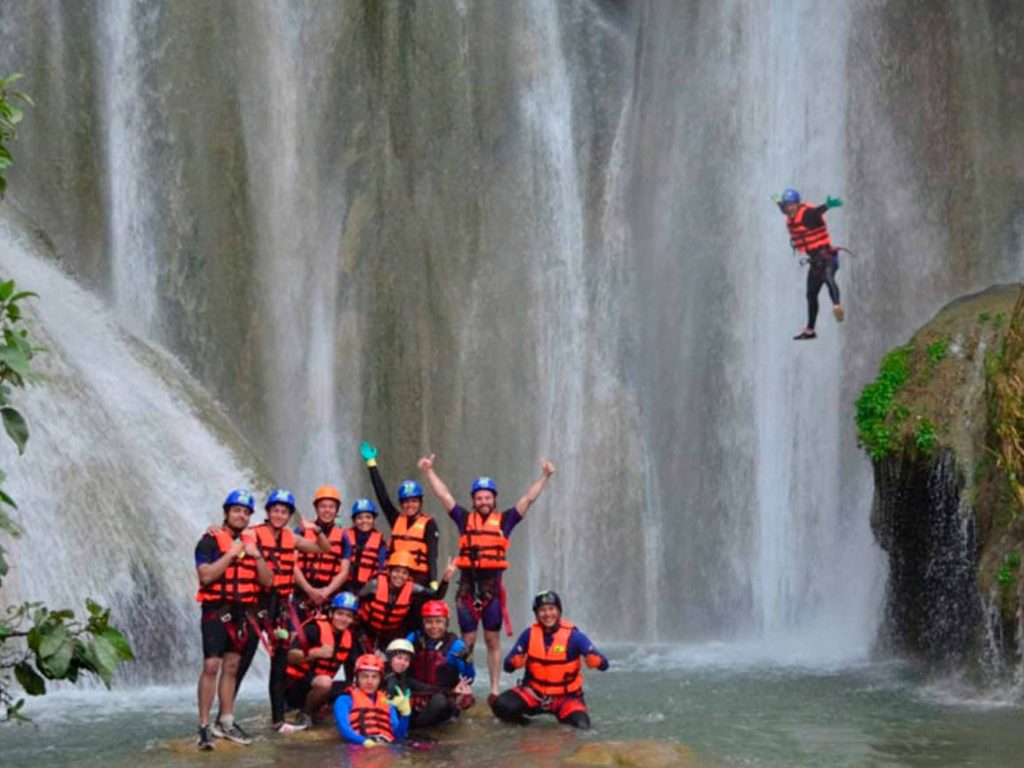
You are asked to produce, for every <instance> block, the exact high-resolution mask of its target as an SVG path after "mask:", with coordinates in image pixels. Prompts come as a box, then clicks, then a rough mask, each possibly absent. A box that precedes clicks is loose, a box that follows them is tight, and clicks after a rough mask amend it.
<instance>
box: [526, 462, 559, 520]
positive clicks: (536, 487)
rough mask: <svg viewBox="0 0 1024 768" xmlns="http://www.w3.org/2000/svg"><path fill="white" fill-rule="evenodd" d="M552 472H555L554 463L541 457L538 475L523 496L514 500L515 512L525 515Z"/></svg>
mask: <svg viewBox="0 0 1024 768" xmlns="http://www.w3.org/2000/svg"><path fill="white" fill-rule="evenodd" d="M553 474H555V465H554V464H552V463H551V462H550V461H548V460H547V459H541V460H540V477H538V478H537V479H536V480H534V481H533V485H531V486H530V487H529V488H527V489H526V493H524V494H523V497H522V498H521V499H520V500H519V501H517V502H516V512H518V513H519V516H520V517H526V512H527V510H528V509H529V508H530V507H531V506H532V505H533V502H535V501H536V500H537V498H538V497H539V496H540V493H541V491H543V490H544V486H545V485H547V482H548V478H549V477H551V476H552V475H553Z"/></svg>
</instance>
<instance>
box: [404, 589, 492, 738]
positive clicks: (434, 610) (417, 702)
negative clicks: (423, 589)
mask: <svg viewBox="0 0 1024 768" xmlns="http://www.w3.org/2000/svg"><path fill="white" fill-rule="evenodd" d="M422 615H423V629H422V630H417V631H416V632H414V633H413V634H411V635H409V641H410V642H411V646H410V647H411V648H412V651H413V656H412V670H411V671H412V677H413V680H414V682H415V683H416V685H415V686H413V687H412V727H413V728H427V727H430V726H432V725H440V724H441V723H446V722H448V721H449V720H452V719H454V718H456V717H458V716H459V714H460V713H461V712H462V710H464V709H469V708H470V707H471V706H473V702H474V698H473V689H472V684H473V680H474V679H475V678H476V668H475V667H474V666H473V662H472V661H471V652H470V650H469V648H467V647H466V644H465V643H464V642H462V640H460V639H459V638H458V637H457V636H455V635H454V634H452V633H451V632H449V631H448V622H449V611H448V606H447V605H445V604H444V602H442V601H441V600H431V601H429V602H427V603H424V604H423V611H422Z"/></svg>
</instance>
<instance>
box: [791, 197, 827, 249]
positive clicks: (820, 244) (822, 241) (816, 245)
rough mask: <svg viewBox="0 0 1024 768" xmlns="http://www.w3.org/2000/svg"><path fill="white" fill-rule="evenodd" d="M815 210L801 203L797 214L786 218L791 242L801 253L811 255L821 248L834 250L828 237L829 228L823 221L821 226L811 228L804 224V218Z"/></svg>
mask: <svg viewBox="0 0 1024 768" xmlns="http://www.w3.org/2000/svg"><path fill="white" fill-rule="evenodd" d="M812 210H814V209H813V208H811V206H809V205H808V204H807V203H800V207H799V208H797V209H796V213H794V214H793V215H792V216H787V217H786V227H787V228H788V229H789V242H790V243H792V244H793V247H794V248H796V249H797V250H798V251H799V252H800V253H811V252H813V251H817V250H819V249H821V248H827V249H828V250H829V251H831V250H832V241H831V240H830V239H829V236H828V227H826V226H825V220H824V218H823V219H822V223H821V225H819V226H817V227H809V226H807V225H806V224H804V223H803V222H804V217H805V216H806V215H807V212H808V211H812Z"/></svg>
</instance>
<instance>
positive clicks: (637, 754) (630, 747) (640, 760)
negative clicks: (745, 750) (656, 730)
mask: <svg viewBox="0 0 1024 768" xmlns="http://www.w3.org/2000/svg"><path fill="white" fill-rule="evenodd" d="M564 762H565V763H566V764H568V765H597V766H628V768H677V767H678V768H684V767H688V766H694V767H696V766H697V765H698V763H697V762H695V760H694V756H693V751H692V750H691V749H690V748H689V747H687V746H685V745H683V744H680V743H679V742H677V741H655V740H644V741H600V742H591V743H589V744H584V745H583V746H582V747H580V748H579V749H577V750H576V751H575V752H573V753H572V755H570V756H569V757H568V758H566V760H565V761H564Z"/></svg>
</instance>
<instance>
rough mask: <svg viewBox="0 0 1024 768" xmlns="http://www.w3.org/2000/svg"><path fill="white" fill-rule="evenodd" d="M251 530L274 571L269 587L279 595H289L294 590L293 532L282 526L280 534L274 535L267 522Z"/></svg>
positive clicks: (285, 596) (294, 551)
mask: <svg viewBox="0 0 1024 768" xmlns="http://www.w3.org/2000/svg"><path fill="white" fill-rule="evenodd" d="M251 530H252V532H253V533H254V534H256V543H257V544H259V547H260V551H261V552H263V557H264V559H265V560H266V561H267V563H268V564H269V565H270V570H272V571H273V572H274V583H273V585H272V586H271V589H273V590H274V591H275V592H277V594H278V595H280V596H281V597H284V598H287V597H290V596H291V594H292V592H293V591H294V590H295V553H296V549H295V534H294V533H292V532H291V531H289V530H288V529H287V528H282V529H281V531H280V536H275V535H274V528H273V526H271V525H270V524H269V523H261V524H260V525H257V526H256V527H255V528H252V529H251Z"/></svg>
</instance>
